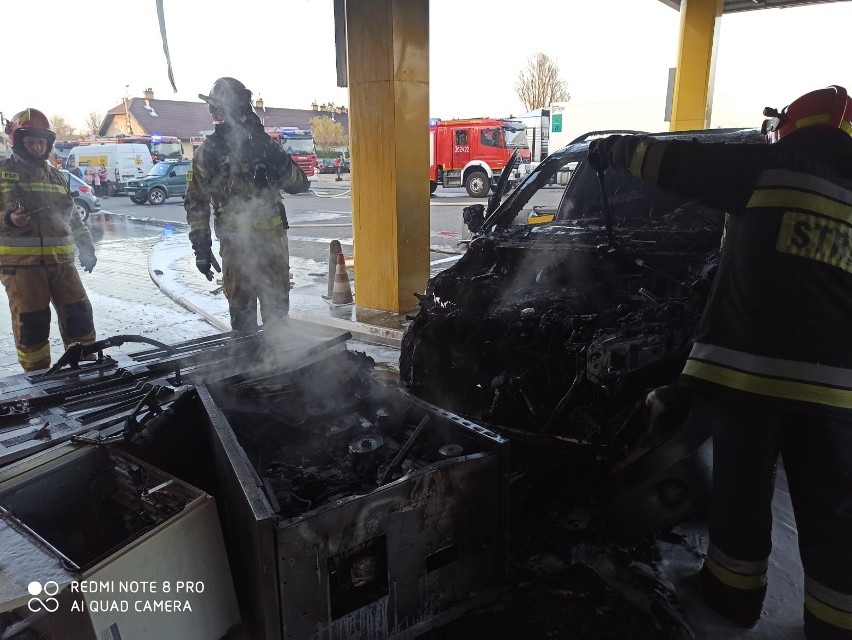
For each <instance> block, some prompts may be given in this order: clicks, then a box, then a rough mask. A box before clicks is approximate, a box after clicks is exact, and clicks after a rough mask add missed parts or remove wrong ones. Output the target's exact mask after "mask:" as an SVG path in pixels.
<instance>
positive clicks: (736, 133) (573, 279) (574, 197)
mask: <svg viewBox="0 0 852 640" xmlns="http://www.w3.org/2000/svg"><path fill="white" fill-rule="evenodd" d="M655 137H658V138H660V139H689V140H692V139H697V140H699V141H705V140H706V141H714V142H760V141H762V137H761V136H760V134H759V133H757V132H756V131H752V130H745V131H742V130H715V131H706V132H684V133H677V134H657V135H655ZM588 144H589V143H588V141H585V140H584V141H580V142H576V143H573V144H571V145H569V146H567V147H565V148H563V149H561V150H559V151H557V152H556V153H554V154H552V155H551V156H549V157H548V158H547V159H545V160H544V161H543V162H542V163H541V164H540V165H539V166H538V167H537V168H536V170H535V171H533V172H532V173H531V174H530V175H529V176H528V177H527V178H526V179H525V180H524V181H523V182H522V183H521V184H520V185H519V186H518V188H517V189H516V190H515V191H514V192H513V193H511V194H510V195H509V196H508V197H507V198H506V200H505V201H504V202H502V203H501V204H500V205H499V206H494V203H492V204H491V207H490V208H492V209H493V211H490V212H487V211H486V212H484V214H485V215H484V218H485V219H484V223H482V224H481V229H483V230H484V231H482V232H480V233H479V234H478V235H477V236H475V238H474V239H473V241H472V242H471V244H470V246H469V249H468V251H467V253H466V254H465V255H464V256H463V257H462V258H461V259H460V260H459V261H458V262H457V263H456V264H455V265H454V266H452V267H450V268H448V269H446V270H445V271H443V272H441V273H439V274H437V275H436V276H435V277H433V278H432V279H431V280H430V281H429V283H428V286H427V290H426V293H425V295H424V296H420V301H421V308H420V311H419V313H418V314H417V316H416V317H415V318H414V320H413V322H412V323H411V325H410V326H409V327H408V329H407V331H406V333H405V335H404V337H403V342H402V353H401V358H400V375H401V379H402V382H403V384H405V385H406V386H408V387H409V388H410V389H411V390H412V391H413V393H415V394H416V395H419V396H421V397H423V398H425V399H427V400H429V401H431V402H435V403H436V404H439V405H441V406H444V407H446V408H447V409H449V410H451V411H455V412H457V413H459V414H461V415H464V416H467V417H469V418H471V419H474V420H477V421H479V422H480V423H482V424H486V425H489V426H490V427H491V428H493V429H495V430H497V431H499V432H501V433H504V434H508V435H510V437H511V438H513V439H514V440H518V439H520V440H522V441H528V442H537V443H539V444H543V443H547V442H549V443H550V445H545V446H544V448H545V449H547V447H548V446H550V448H551V449H552V448H553V447H552V445H554V444H555V445H557V448H561V449H562V451H563V453H565V452H567V455H569V456H571V457H572V459H575V460H576V459H577V456H579V458H580V459H581V460H582V462H584V463H586V464H581V465H575V467H576V469H577V474H578V476H580V478H581V480H582V486H583V487H584V488H588V487H589V486H590V485H591V486H594V485H595V478H597V479H602V478H607V477H610V476H611V474H613V473H614V472H615V471H616V470H618V469H620V468H622V467H623V466H625V465H627V464H629V463H630V462H631V461H635V460H637V459H638V458H640V457H641V455H643V454H644V453H647V452H648V451H649V450H650V449H651V448H653V447H652V445H649V444H648V443H649V441H650V440H654V441H656V442H657V444H659V442H660V440H661V439H660V438H659V434H654V433H652V431H653V428H652V427H651V426H649V425H650V424H651V422H652V421H651V420H650V417H651V413H652V405H653V402H650V401H648V400H647V396H648V394H649V392H650V391H651V390H653V389H655V388H657V387H662V386H666V385H672V384H673V383H675V382H676V380H677V377H678V375H679V373H680V370H681V368H682V366H683V364H684V362H685V360H686V356H687V354H688V352H689V349H690V347H691V342H692V337H693V335H694V331H695V329H696V327H697V324H698V321H699V319H700V316H701V313H702V310H703V307H704V304H705V302H706V298H707V295H708V293H709V290H710V286H711V282H712V278H713V276H714V274H715V269H716V264H717V260H718V254H719V247H720V241H721V236H722V229H723V225H724V220H725V213H724V212H723V211H719V210H716V209H712V208H710V207H707V206H705V205H703V204H701V203H698V202H695V201H687V200H683V199H681V198H677V197H674V196H672V195H670V194H666V193H663V192H661V191H659V190H657V189H655V188H653V187H652V186H650V185H648V184H646V183H642V182H640V181H639V180H637V179H635V178H632V177H630V176H629V175H628V174H627V173H626V172H622V171H617V170H610V171H608V172H607V175H606V188H607V192H608V200H609V205H610V209H611V212H612V216H613V217H612V220H613V230H614V239H615V242H614V243H610V242H608V236H607V233H606V229H605V226H604V222H603V216H602V206H601V195H600V186H599V183H598V180H597V175H596V174H595V172H594V171H593V170H591V168H590V167H589V166H588V165H587V164H586V162H585V158H586V153H587V150H588ZM570 163H577V166H576V167H575V168H574V170H573V173H572V176H571V178H570V179H569V182H568V184H567V186H566V187H565V192H564V194H563V195H562V199H561V202H560V204H559V207H558V210H557V213H556V219H555V221H554V222H551V223H548V224H544V225H538V226H528V225H509V223H510V222H511V221H512V220H514V219H515V218H516V217H517V216H518V214H519V213H521V211H522V208H523V207H524V205H525V204H526V203H527V202H528V201H529V200H530V198H531V197H532V196H533V195H534V194H535V192H536V191H537V190H538V189H540V188H541V187H543V186H544V185H546V184H547V183H548V181H549V179H550V178H551V177H552V176H553V175H554V174H555V173H556V172H557V171H558V170H559V169H561V168H562V167H564V166H565V165H569V164H570ZM470 209H472V208H468V210H466V212H465V217H466V219H469V218H475V217H476V216H475V215H471V214H472V212H471V211H470ZM473 213H476V212H473ZM480 215H482V212H481V211H480ZM480 219H481V218H480ZM682 417H683V416H681V418H682ZM673 433H674V432H670V433H669V436H671V435H672V434H673ZM705 438H706V436H705ZM653 446H656V445H653ZM576 479H577V478H575V480H576ZM581 492H582V490H581Z"/></svg>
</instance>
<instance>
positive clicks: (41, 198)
mask: <svg viewBox="0 0 852 640" xmlns="http://www.w3.org/2000/svg"><path fill="white" fill-rule="evenodd" d="M15 202H20V203H21V204H22V205H23V206H24V209H25V211H29V212H32V216H31V218H30V223H29V224H28V225H27V226H26V227H15V226H10V225H9V224H7V222H9V221H8V219H7V217H6V216H5V215H0V266H24V265H38V264H55V263H57V262H73V261H74V250H75V245H77V246H80V247H81V248H84V249H88V250H90V251H94V242H93V241H92V234H91V232H90V231H89V228H88V227H86V225H84V224H83V222H82V220H80V215H79V214H78V213H77V211H76V210H75V209H74V206H73V205H74V201H73V198H72V197H71V195H70V194H69V187H68V183H67V181H66V179H65V176H63V175H62V173H61V172H60V171H58V170H57V169H55V168H53V167H52V166H50V164H49V163H47V162H44V163H43V164H41V165H38V166H37V165H33V164H30V163H28V162H26V161H24V160H23V159H21V158H19V157H18V156H17V155H13V156H12V157H11V158H9V159H7V160H4V161H2V162H0V212H3V213H5V212H6V211H9V210H10V209H11V205H12V203H15Z"/></svg>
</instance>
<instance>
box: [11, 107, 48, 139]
mask: <svg viewBox="0 0 852 640" xmlns="http://www.w3.org/2000/svg"><path fill="white" fill-rule="evenodd" d="M17 131H22V132H25V133H26V134H27V135H32V136H36V137H38V138H44V139H45V140H47V141H48V147H50V146H52V145H53V142H54V141H55V140H56V134H55V133H54V132H53V131H52V130H51V128H50V120H48V119H47V116H46V115H44V114H43V113H42V112H41V111H39V110H38V109H33V108H29V109H24V110H23V111H21V112H20V113H16V114H15V115H14V116H12V119H11V120H9V121H8V122H7V123H6V133H7V134H8V135H9V136H11V138H12V145H13V146H16V147H20V145H21V144H23V143H22V141H21V140H19V139H18V138H22V136H20V135H17V134H16V132H17Z"/></svg>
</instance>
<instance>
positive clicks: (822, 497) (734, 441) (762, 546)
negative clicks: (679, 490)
mask: <svg viewBox="0 0 852 640" xmlns="http://www.w3.org/2000/svg"><path fill="white" fill-rule="evenodd" d="M690 419H691V420H693V419H694V420H700V421H702V422H704V423H705V424H709V425H711V426H712V430H713V498H712V502H711V508H710V545H709V548H708V551H707V556H706V558H705V561H704V566H703V567H702V569H701V574H700V576H699V578H700V584H701V587H702V592H703V595H704V597H705V600H706V601H707V603H708V604H709V605H710V606H711V607H712V608H713V609H714V610H716V612H717V613H720V614H721V615H723V616H725V617H726V618H729V619H731V620H734V621H735V622H738V623H739V624H741V625H743V626H747V627H749V626H753V625H754V624H755V623H756V622H757V620H758V619H759V618H760V612H761V607H762V604H763V598H764V596H765V594H766V585H767V567H768V559H769V553H770V550H771V547H772V539H771V531H772V494H773V491H774V488H775V473H776V464H777V461H778V456H779V454H780V455H781V459H782V460H783V464H784V470H785V472H786V474H787V482H788V485H789V489H790V498H791V500H792V503H793V512H794V514H795V518H796V528H797V529H798V533H799V552H800V555H801V559H802V566H803V568H804V573H805V584H804V587H805V593H804V620H805V628H804V631H805V637H806V638H808V640H816V639H819V640H833V639H835V638H837V639H844V640H850V639H852V424H850V423H847V422H841V421H839V420H836V419H832V418H829V417H812V416H809V415H806V414H803V413H796V412H794V411H790V410H789V409H788V408H782V407H778V406H774V405H760V404H757V403H754V404H751V403H749V404H745V403H738V402H724V401H716V400H709V399H706V398H700V397H698V398H696V399H695V405H694V406H693V410H692V414H691V415H690Z"/></svg>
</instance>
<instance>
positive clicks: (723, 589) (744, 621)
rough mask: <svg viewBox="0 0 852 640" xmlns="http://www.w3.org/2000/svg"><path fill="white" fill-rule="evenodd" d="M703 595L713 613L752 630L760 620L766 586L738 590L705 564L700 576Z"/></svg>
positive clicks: (699, 580)
mask: <svg viewBox="0 0 852 640" xmlns="http://www.w3.org/2000/svg"><path fill="white" fill-rule="evenodd" d="M698 582H699V584H700V586H701V595H702V596H704V602H705V603H707V606H709V607H710V608H711V609H713V611H715V612H716V613H718V614H719V615H720V616H722V617H723V618H727V619H728V620H730V621H731V622H735V623H736V624H738V625H740V626H741V627H745V628H746V629H751V628H752V627H753V626H754V625H756V624H757V621H758V620H760V611H761V609H762V608H763V598H764V597H765V596H766V584H764V585H763V586H762V587H758V588H754V589H751V588H749V589H738V588H736V587H733V586H729V585H727V584H725V583H724V582H722V581H721V580H720V579H719V578H717V577H716V576H715V575H713V573H712V572H711V571H710V569H708V568H707V564H706V563H705V564H704V566H703V567H701V572H700V573H699V574H698Z"/></svg>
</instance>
